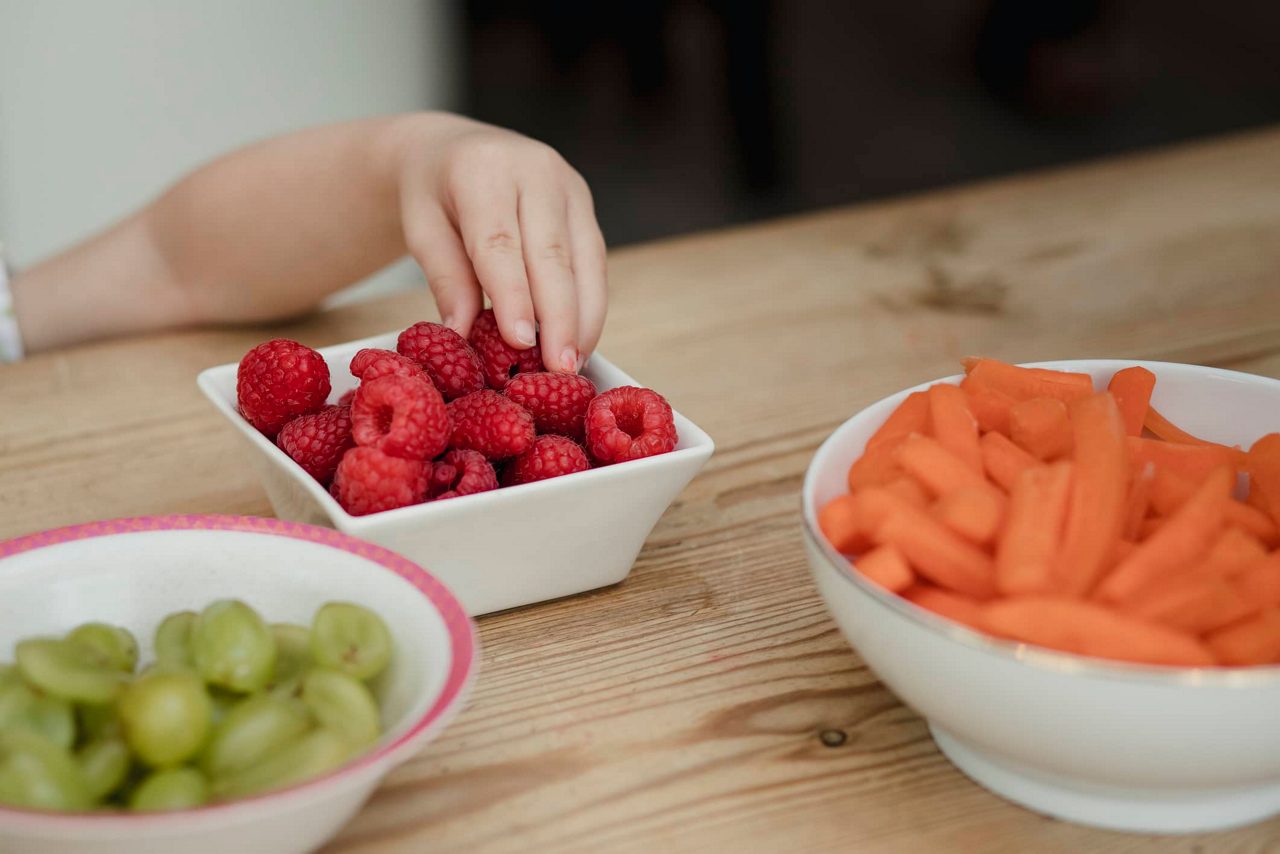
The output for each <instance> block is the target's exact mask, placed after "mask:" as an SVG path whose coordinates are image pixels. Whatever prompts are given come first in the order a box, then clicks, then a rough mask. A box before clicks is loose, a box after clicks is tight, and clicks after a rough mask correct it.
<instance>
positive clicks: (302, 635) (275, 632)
mask: <svg viewBox="0 0 1280 854" xmlns="http://www.w3.org/2000/svg"><path fill="white" fill-rule="evenodd" d="M271 634H272V636H273V637H274V638H275V639H276V672H275V676H274V677H273V678H272V680H271V685H272V686H273V687H278V686H280V685H284V684H287V683H289V682H291V681H294V680H296V679H298V678H299V677H301V676H302V674H303V671H305V670H306V669H307V668H308V667H310V666H311V630H310V629H308V628H307V627H306V626H296V625H294V624H293V623H272V624H271Z"/></svg>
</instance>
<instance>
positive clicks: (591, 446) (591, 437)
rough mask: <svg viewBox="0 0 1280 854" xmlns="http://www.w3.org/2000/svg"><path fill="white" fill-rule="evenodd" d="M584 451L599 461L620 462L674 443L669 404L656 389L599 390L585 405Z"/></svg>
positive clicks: (672, 419)
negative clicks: (585, 448)
mask: <svg viewBox="0 0 1280 854" xmlns="http://www.w3.org/2000/svg"><path fill="white" fill-rule="evenodd" d="M586 430H587V450H588V451H590V452H591V456H592V457H594V458H595V459H596V460H598V461H600V462H601V463H606V464H607V463H621V462H626V461H627V460H638V459H640V458H642V457H651V456H653V455H654V454H665V453H666V452H667V451H670V450H673V449H674V448H675V446H676V439H677V437H676V425H675V419H674V417H673V416H672V414H671V405H670V404H669V403H667V401H666V399H665V398H663V396H662V395H660V394H658V393H657V392H656V391H652V390H651V389H647V388H636V387H635V386H619V387H618V388H614V389H610V390H609V391H606V392H602V393H601V394H600V395H599V396H598V397H596V399H595V400H593V401H591V404H590V405H589V406H588V407H587V418H586Z"/></svg>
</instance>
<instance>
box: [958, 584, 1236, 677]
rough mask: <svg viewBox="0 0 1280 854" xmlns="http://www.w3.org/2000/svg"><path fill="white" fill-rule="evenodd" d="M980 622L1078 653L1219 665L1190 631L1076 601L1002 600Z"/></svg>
mask: <svg viewBox="0 0 1280 854" xmlns="http://www.w3.org/2000/svg"><path fill="white" fill-rule="evenodd" d="M981 620H982V623H983V625H985V626H987V628H988V630H989V631H991V632H992V633H994V634H997V635H1000V636H1002V637H1007V638H1011V639H1013V640H1017V641H1022V642H1024V643H1033V644H1037V645H1039V646H1045V647H1049V648H1051V649H1059V650H1063V651H1065V652H1072V653H1076V654H1077V655H1091V656H1094V657H1096V658H1109V659H1118V660H1121V661H1136V662H1142V663H1146V664H1170V665H1181V666H1185V667H1208V666H1212V665H1213V663H1214V659H1213V656H1212V655H1211V654H1210V653H1209V651H1208V650H1207V649H1205V647H1204V646H1203V645H1202V644H1201V643H1200V642H1199V641H1197V640H1196V639H1195V638H1193V637H1191V636H1190V635H1187V634H1183V633H1182V632H1177V631H1174V630H1172V629H1169V628H1166V627H1164V626H1161V625H1158V624H1155V623H1149V622H1146V621H1144V620H1140V619H1136V618H1134V617H1127V616H1124V615H1121V614H1117V613H1116V612H1114V611H1111V610H1109V609H1107V608H1103V607H1101V606H1099V605H1096V604H1093V603H1090V602H1081V601H1079V600H1075V599H1061V598H1054V597H1049V596H1028V597H1018V598H1012V599H1003V600H1000V601H998V602H993V603H991V604H989V605H986V606H984V607H983V609H982V617H981Z"/></svg>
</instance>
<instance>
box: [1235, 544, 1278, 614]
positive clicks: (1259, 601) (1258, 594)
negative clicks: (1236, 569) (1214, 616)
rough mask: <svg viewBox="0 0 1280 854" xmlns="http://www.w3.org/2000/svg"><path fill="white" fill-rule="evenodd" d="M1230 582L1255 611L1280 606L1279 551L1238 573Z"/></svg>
mask: <svg viewBox="0 0 1280 854" xmlns="http://www.w3.org/2000/svg"><path fill="white" fill-rule="evenodd" d="M1231 583H1232V584H1233V585H1235V588H1236V590H1238V591H1239V592H1240V595H1241V597H1243V598H1244V600H1245V601H1246V602H1248V603H1249V604H1250V605H1251V606H1252V607H1253V609H1254V610H1255V611H1260V610H1262V609H1263V608H1276V607H1280V552H1272V553H1271V554H1269V555H1267V556H1266V557H1265V558H1264V559H1263V560H1262V562H1261V563H1257V564H1254V565H1253V566H1252V567H1250V568H1249V569H1246V570H1244V571H1243V572H1241V573H1238V574H1237V575H1236V576H1235V577H1233V578H1232V579H1231Z"/></svg>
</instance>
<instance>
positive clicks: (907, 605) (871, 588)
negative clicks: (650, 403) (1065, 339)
mask: <svg viewBox="0 0 1280 854" xmlns="http://www.w3.org/2000/svg"><path fill="white" fill-rule="evenodd" d="M1019 364H1020V365H1022V366H1024V367H1036V368H1057V369H1060V370H1070V369H1072V368H1075V369H1078V370H1082V371H1083V372H1088V371H1092V370H1094V369H1098V368H1102V369H1106V368H1122V367H1130V366H1134V365H1137V366H1141V367H1145V368H1148V369H1150V370H1152V371H1153V372H1156V373H1157V374H1158V371H1159V369H1161V368H1170V367H1176V368H1189V369H1193V370H1194V371H1195V372H1198V373H1200V372H1202V373H1204V374H1205V375H1206V377H1218V378H1220V379H1226V378H1231V379H1234V380H1237V381H1239V380H1241V379H1244V380H1246V381H1248V382H1251V383H1257V384H1261V385H1274V386H1280V380H1276V379H1272V378H1270V377H1263V376H1259V375H1257V374H1248V373H1244V372H1242V371H1231V370H1227V369H1224V368H1211V367H1205V366H1202V365H1188V364H1185V363H1180V362H1161V361H1151V360H1140V359H1135V360H1130V359H1054V360H1047V361H1039V362H1021V363H1019ZM963 378H964V375H963V374H951V375H949V376H945V377H939V378H938V379H934V380H929V381H927V382H923V383H919V384H918V385H915V386H912V387H911V388H907V389H903V390H902V391H898V392H895V393H893V394H890V395H887V396H885V397H882V398H880V399H879V400H877V401H875V402H873V403H870V404H868V405H867V406H865V407H863V408H862V409H860V410H858V412H856V413H854V415H853V416H852V417H850V418H848V419H846V420H845V421H843V422H841V424H840V426H838V427H837V428H836V429H835V430H834V431H832V433H831V435H830V436H828V437H827V438H826V439H825V440H824V441H823V442H822V444H821V445H819V446H818V450H817V451H815V452H814V455H813V458H812V459H811V460H810V461H809V465H808V467H807V468H806V470H805V476H804V484H803V486H802V487H801V524H802V526H803V528H804V534H805V537H806V539H808V541H809V542H810V543H811V544H812V545H813V546H814V547H815V549H816V550H817V552H818V553H819V554H821V555H822V557H823V560H824V563H825V564H826V567H827V568H828V569H830V570H831V571H832V572H834V573H835V575H837V576H838V577H840V578H841V579H843V581H844V583H846V584H849V585H851V587H852V589H853V590H854V591H855V592H857V593H860V594H862V595H863V596H866V597H868V598H870V599H871V600H872V601H873V602H875V603H876V604H877V605H879V606H880V607H883V608H887V609H888V610H889V611H891V612H892V613H894V614H895V615H896V616H898V617H900V618H903V619H905V620H906V622H908V623H910V624H912V625H914V626H916V627H919V628H922V629H925V630H927V631H930V632H933V633H934V634H940V635H942V636H943V637H946V638H948V639H949V640H951V641H954V642H955V643H958V644H960V645H962V646H966V647H969V648H971V649H975V650H977V651H979V652H983V653H986V654H988V655H994V656H997V657H999V658H1003V659H1006V660H1009V661H1014V662H1017V663H1019V664H1022V665H1025V666H1028V667H1033V668H1036V669H1039V670H1046V671H1053V672H1058V673H1070V674H1074V675H1081V676H1089V677H1094V678H1101V679H1108V680H1123V681H1129V682H1141V683H1155V684H1163V685H1170V686H1174V685H1177V686H1186V687H1196V688H1215V687H1216V688H1244V687H1256V686H1258V685H1261V684H1272V683H1274V682H1276V681H1280V664H1268V665H1256V666H1251V667H1173V666H1166V665H1155V664H1137V663H1130V662H1123V661H1109V660H1107V659H1102V658H1090V657H1088V656H1083V655H1075V654H1073V653H1068V652H1060V651H1058V650H1053V649H1049V648H1047V647H1041V646H1036V645H1034V644H1027V643H1018V642H1015V641H1009V640H1004V639H1002V638H997V637H995V636H993V635H988V634H986V633H984V632H979V631H977V630H976V629H971V628H969V627H968V626H965V625H963V624H961V623H957V622H955V621H953V620H948V619H946V618H945V617H942V616H940V615H938V614H934V613H933V612H932V611H929V610H928V609H926V608H922V607H920V606H919V605H916V604H915V603H913V602H910V601H908V600H906V599H904V598H902V597H901V596H899V595H897V594H896V593H891V592H889V591H887V590H884V589H883V588H881V587H879V586H878V585H876V584H873V583H872V582H870V581H867V580H866V579H865V578H863V577H862V576H861V575H859V574H858V573H857V572H855V571H853V570H852V568H850V567H849V561H848V560H847V559H846V558H845V557H844V556H843V555H841V554H840V553H839V552H837V551H836V550H835V548H833V547H832V545H831V544H830V543H829V542H827V538H826V537H825V536H823V535H822V532H821V530H820V529H819V528H818V524H817V512H816V509H815V507H814V499H813V492H814V489H815V482H816V480H817V478H818V474H819V472H818V461H819V460H820V459H822V457H823V456H824V455H825V454H826V453H827V452H828V449H829V448H830V447H831V446H832V445H833V444H834V443H835V441H836V439H837V437H839V436H840V435H841V434H842V433H844V432H845V431H846V430H850V429H852V427H853V425H854V424H855V423H861V422H863V421H864V420H866V415H867V413H868V412H869V411H870V410H872V409H875V408H877V407H880V406H886V407H888V406H889V405H890V404H892V403H896V402H899V401H901V400H903V399H905V398H906V396H907V395H909V394H911V393H912V392H916V391H923V390H925V389H927V388H928V387H929V386H932V385H935V384H937V383H941V382H948V383H952V384H956V383H958V382H959V381H960V380H961V379H963ZM824 599H825V597H824Z"/></svg>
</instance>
